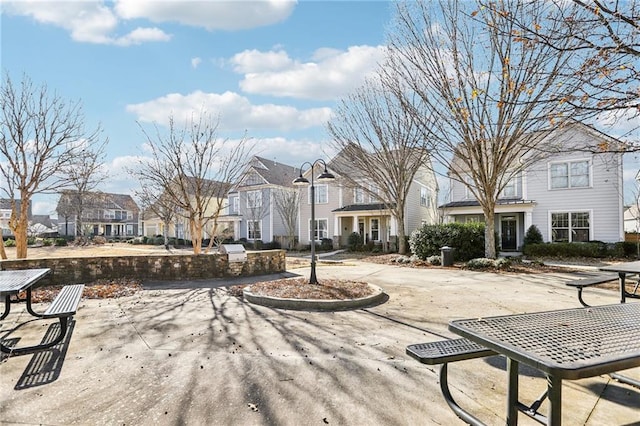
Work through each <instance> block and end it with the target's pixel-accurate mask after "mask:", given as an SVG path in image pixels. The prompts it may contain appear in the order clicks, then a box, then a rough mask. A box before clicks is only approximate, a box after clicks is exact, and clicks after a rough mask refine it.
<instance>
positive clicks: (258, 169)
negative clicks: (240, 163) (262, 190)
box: [241, 155, 299, 187]
mask: <svg viewBox="0 0 640 426" xmlns="http://www.w3.org/2000/svg"><path fill="white" fill-rule="evenodd" d="M251 172H253V173H256V174H257V175H258V176H260V177H261V178H262V179H263V181H264V183H265V184H271V185H278V186H286V187H292V186H293V183H292V182H293V180H294V179H295V178H296V177H297V176H298V173H299V170H298V169H296V168H295V167H292V166H289V165H288V164H283V163H278V162H277V161H275V160H269V159H267V158H264V157H258V156H257V155H256V156H254V157H253V158H252V159H251V161H250V162H249V166H248V170H247V172H246V173H245V176H248V175H249V174H250V173H251ZM242 185H243V183H241V186H242Z"/></svg>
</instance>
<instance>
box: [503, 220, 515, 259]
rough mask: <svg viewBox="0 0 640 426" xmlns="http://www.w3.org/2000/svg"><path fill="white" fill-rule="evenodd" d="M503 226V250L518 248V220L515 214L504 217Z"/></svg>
mask: <svg viewBox="0 0 640 426" xmlns="http://www.w3.org/2000/svg"><path fill="white" fill-rule="evenodd" d="M501 223H502V226H501V234H502V244H501V245H502V250H505V251H509V250H512V251H513V250H516V248H517V247H518V240H517V238H516V237H517V232H516V228H517V222H516V218H515V217H513V216H504V217H502V221H501Z"/></svg>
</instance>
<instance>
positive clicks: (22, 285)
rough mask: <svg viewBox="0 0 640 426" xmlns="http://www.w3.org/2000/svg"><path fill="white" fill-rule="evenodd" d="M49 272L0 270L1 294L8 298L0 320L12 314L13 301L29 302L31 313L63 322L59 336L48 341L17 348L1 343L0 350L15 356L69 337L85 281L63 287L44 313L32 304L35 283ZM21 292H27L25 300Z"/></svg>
mask: <svg viewBox="0 0 640 426" xmlns="http://www.w3.org/2000/svg"><path fill="white" fill-rule="evenodd" d="M49 272H50V270H49V269H28V270H18V271H0V297H2V296H4V297H5V308H4V312H3V313H2V315H0V320H3V319H4V318H6V317H7V315H9V312H10V310H11V304H12V303H19V302H26V304H27V312H29V314H31V315H32V316H34V317H36V318H43V319H47V318H58V320H59V323H60V331H59V333H58V336H56V337H55V338H54V339H53V340H52V341H50V342H48V343H41V344H39V345H32V346H23V347H19V348H15V347H9V346H6V345H4V344H2V343H1V342H0V352H3V353H7V354H14V355H22V354H27V353H32V352H37V351H40V350H44V349H47V348H50V347H53V346H55V345H57V344H58V343H60V342H61V341H62V339H64V337H65V336H66V334H67V329H68V323H69V319H70V318H71V317H73V315H75V313H76V311H77V309H78V305H79V303H80V299H81V298H82V291H83V289H84V284H73V285H66V286H64V287H63V288H62V289H61V290H60V292H59V293H58V294H57V296H56V297H55V298H54V300H53V301H52V302H51V304H50V305H49V307H48V308H47V309H46V310H45V311H44V312H43V313H38V312H35V311H34V310H33V307H32V305H31V304H32V286H33V284H35V283H36V282H37V281H38V280H40V279H41V278H42V277H44V276H45V275H47V274H48V273H49ZM22 291H26V298H24V299H20V298H19V296H18V295H19V293H20V292H22ZM12 296H15V298H14V299H12Z"/></svg>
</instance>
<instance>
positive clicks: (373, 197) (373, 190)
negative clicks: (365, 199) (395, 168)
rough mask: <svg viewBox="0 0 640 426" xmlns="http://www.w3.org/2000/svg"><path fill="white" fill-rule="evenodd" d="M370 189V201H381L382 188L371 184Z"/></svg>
mask: <svg viewBox="0 0 640 426" xmlns="http://www.w3.org/2000/svg"><path fill="white" fill-rule="evenodd" d="M369 191H370V194H369V202H370V203H375V202H378V201H380V195H379V194H380V188H378V187H377V186H375V185H371V186H370V187H369Z"/></svg>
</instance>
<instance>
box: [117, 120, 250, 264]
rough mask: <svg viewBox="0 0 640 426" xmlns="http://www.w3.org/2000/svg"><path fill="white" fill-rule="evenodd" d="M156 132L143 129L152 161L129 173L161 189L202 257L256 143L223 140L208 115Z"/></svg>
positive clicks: (173, 121) (173, 123) (144, 162)
mask: <svg viewBox="0 0 640 426" xmlns="http://www.w3.org/2000/svg"><path fill="white" fill-rule="evenodd" d="M141 128H142V126H141ZM154 128H155V135H154V137H151V136H150V135H149V134H148V133H147V132H146V131H145V130H144V128H142V131H143V133H144V135H145V137H146V139H147V145H148V148H149V150H150V152H151V157H150V158H148V159H145V160H141V161H140V162H139V164H138V166H139V167H138V168H137V169H134V170H130V173H131V174H132V175H133V176H134V177H136V178H137V179H138V181H139V182H140V185H141V186H142V187H144V186H148V187H150V188H156V189H157V190H159V191H160V190H161V191H162V193H163V194H165V196H166V197H167V200H168V202H170V203H172V204H174V206H175V208H176V211H177V212H179V214H180V215H183V216H184V217H185V218H186V219H187V220H188V222H189V228H190V229H189V231H190V235H191V241H192V244H193V252H194V253H195V254H199V253H201V252H202V239H203V235H204V232H205V230H206V226H207V224H208V223H209V221H216V219H217V217H218V216H219V215H220V214H221V212H222V210H223V208H224V200H225V199H226V197H227V193H228V192H229V190H230V189H231V187H232V185H233V184H234V183H235V182H236V181H237V180H238V178H239V177H240V176H241V175H242V172H243V171H244V167H245V161H246V159H247V158H249V157H250V155H251V151H252V149H253V145H252V144H250V143H249V139H247V138H246V137H245V138H243V139H241V140H239V141H237V142H232V141H230V140H229V139H221V138H219V137H218V121H217V120H213V118H212V117H211V116H210V115H209V114H207V113H205V112H204V111H201V113H200V114H198V116H197V117H195V114H194V115H192V117H191V119H190V120H188V121H187V122H186V123H185V124H184V125H183V126H179V125H177V124H176V122H175V120H174V117H173V116H171V117H170V118H169V125H168V130H167V132H166V133H163V132H161V130H160V128H159V127H158V126H157V125H155V126H154Z"/></svg>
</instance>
